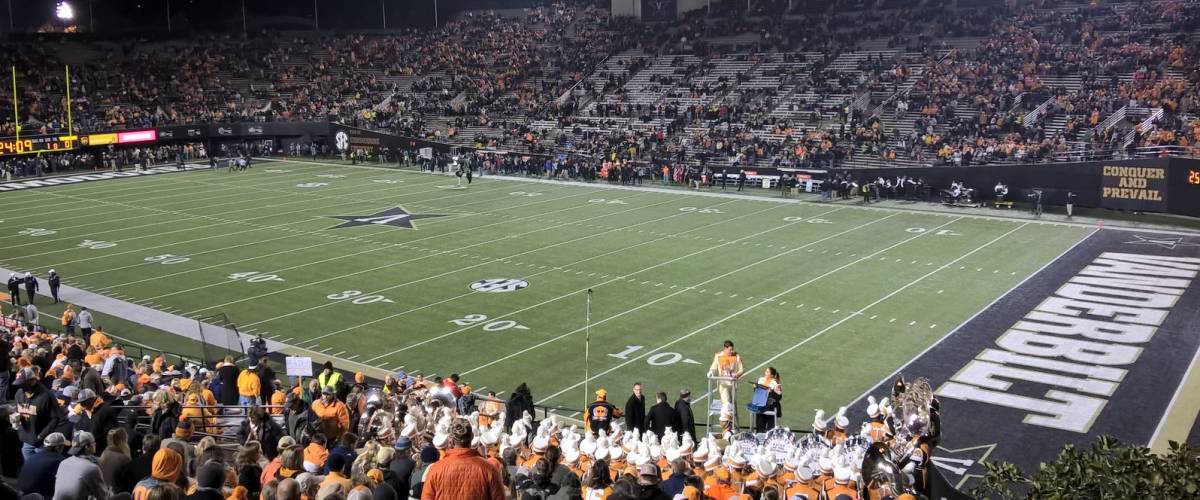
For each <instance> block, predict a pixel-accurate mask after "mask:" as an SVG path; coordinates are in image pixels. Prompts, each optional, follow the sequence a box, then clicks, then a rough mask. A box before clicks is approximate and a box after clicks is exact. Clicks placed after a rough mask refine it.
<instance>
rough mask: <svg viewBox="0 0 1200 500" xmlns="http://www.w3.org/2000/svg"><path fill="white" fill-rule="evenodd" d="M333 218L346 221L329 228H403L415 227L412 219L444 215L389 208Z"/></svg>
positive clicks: (441, 215)
mask: <svg viewBox="0 0 1200 500" xmlns="http://www.w3.org/2000/svg"><path fill="white" fill-rule="evenodd" d="M330 217H332V218H334V219H342V220H344V221H346V222H344V223H342V224H341V225H338V226H333V227H331V228H329V229H339V228H343V227H355V226H369V225H372V224H374V225H378V226H392V227H402V228H405V229H416V228H414V227H413V223H412V221H414V220H416V219H425V218H428V217H445V215H443V214H410V213H408V211H406V210H404V209H403V208H400V207H396V208H389V209H387V210H384V211H382V212H376V213H373V214H371V215H332V216H330Z"/></svg>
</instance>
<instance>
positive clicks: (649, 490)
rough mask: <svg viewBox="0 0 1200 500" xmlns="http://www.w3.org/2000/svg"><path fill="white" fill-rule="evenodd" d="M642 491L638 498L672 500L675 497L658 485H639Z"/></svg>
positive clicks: (643, 499) (638, 499)
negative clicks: (664, 491)
mask: <svg viewBox="0 0 1200 500" xmlns="http://www.w3.org/2000/svg"><path fill="white" fill-rule="evenodd" d="M638 487H639V488H641V491H639V492H638V495H637V497H636V498H637V500H671V499H672V498H673V497H672V496H671V495H668V494H666V493H663V490H660V489H658V485H647V486H638Z"/></svg>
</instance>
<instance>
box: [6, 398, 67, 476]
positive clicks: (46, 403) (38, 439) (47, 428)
mask: <svg viewBox="0 0 1200 500" xmlns="http://www.w3.org/2000/svg"><path fill="white" fill-rule="evenodd" d="M17 411H18V412H19V413H20V414H21V428H20V429H19V430H18V432H17V433H18V435H19V436H20V437H21V442H22V443H29V444H32V445H34V446H41V445H42V440H44V439H46V435H47V434H50V433H51V432H54V429H55V428H57V427H58V424H59V420H66V415H64V411H63V409H62V407H61V406H59V405H58V399H55V397H54V394H52V393H51V392H50V391H49V390H48V389H46V388H45V387H44V386H42V385H41V384H37V385H35V386H34V387H33V392H32V393H30V394H26V393H25V390H24V389H17ZM50 483H51V484H53V483H54V481H51V482H50Z"/></svg>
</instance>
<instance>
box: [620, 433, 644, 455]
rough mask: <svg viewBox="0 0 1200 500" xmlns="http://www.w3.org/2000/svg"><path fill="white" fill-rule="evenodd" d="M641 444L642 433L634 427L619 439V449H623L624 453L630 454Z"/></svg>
mask: <svg viewBox="0 0 1200 500" xmlns="http://www.w3.org/2000/svg"><path fill="white" fill-rule="evenodd" d="M641 442H642V432H641V431H639V430H638V429H637V427H634V428H633V429H630V431H629V432H626V433H625V435H624V436H623V438H622V439H621V447H622V448H625V451H626V452H627V453H630V454H632V453H633V450H635V449H637V445H638V443H641Z"/></svg>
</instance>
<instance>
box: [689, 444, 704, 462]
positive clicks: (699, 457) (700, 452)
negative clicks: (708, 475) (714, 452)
mask: <svg viewBox="0 0 1200 500" xmlns="http://www.w3.org/2000/svg"><path fill="white" fill-rule="evenodd" d="M706 458H708V440H707V439H701V440H700V444H699V445H697V446H696V449H695V450H694V451H692V459H693V460H695V461H696V462H703V461H704V459H706Z"/></svg>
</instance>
